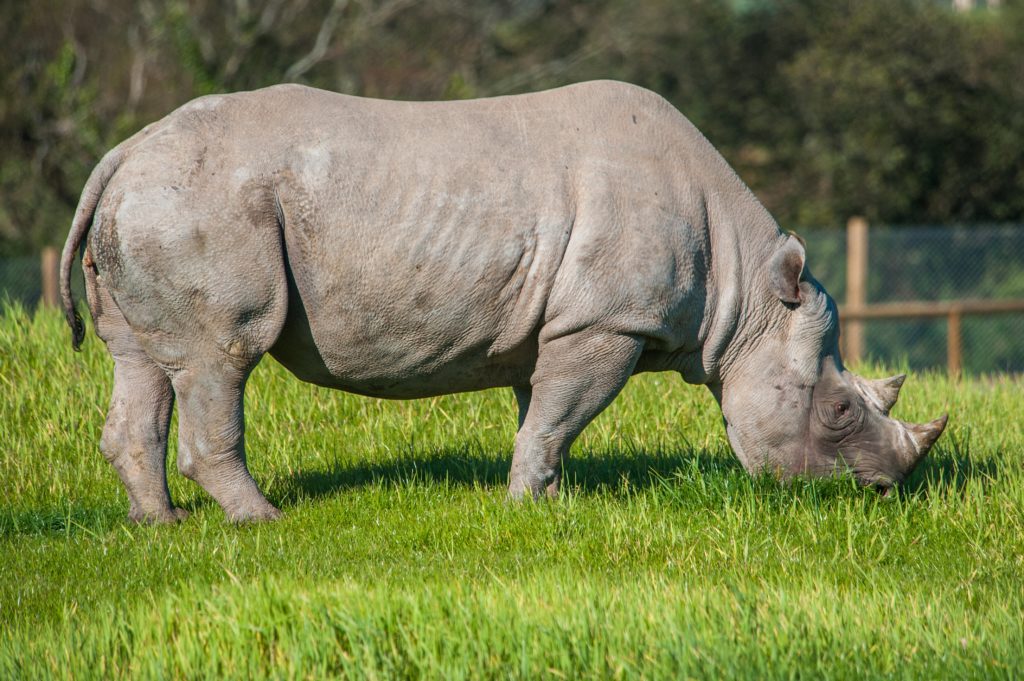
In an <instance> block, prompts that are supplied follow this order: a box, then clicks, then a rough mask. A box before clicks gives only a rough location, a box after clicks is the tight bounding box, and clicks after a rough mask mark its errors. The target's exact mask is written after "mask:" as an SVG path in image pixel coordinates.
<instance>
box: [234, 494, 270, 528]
mask: <svg viewBox="0 0 1024 681" xmlns="http://www.w3.org/2000/svg"><path fill="white" fill-rule="evenodd" d="M260 501H261V502H262V503H257V504H253V505H252V506H248V507H244V508H233V509H231V510H230V511H227V516H228V520H230V521H231V522H233V523H236V524H244V523H257V522H264V521H267V520H277V519H278V518H280V517H281V515H282V514H281V511H280V510H279V509H278V508H276V507H275V506H274V505H273V504H271V503H270V502H268V501H266V500H265V499H261V500H260Z"/></svg>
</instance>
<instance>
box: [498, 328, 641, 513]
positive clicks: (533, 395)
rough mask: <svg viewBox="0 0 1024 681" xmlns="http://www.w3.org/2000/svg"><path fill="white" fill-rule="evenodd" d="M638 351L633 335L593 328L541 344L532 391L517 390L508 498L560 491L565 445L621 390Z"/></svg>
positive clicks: (566, 451) (638, 342) (634, 363)
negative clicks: (516, 425)
mask: <svg viewBox="0 0 1024 681" xmlns="http://www.w3.org/2000/svg"><path fill="white" fill-rule="evenodd" d="M642 349H643V343H642V341H641V340H640V339H638V338H635V337H633V336H628V335H617V334H608V333H604V332H593V331H582V332H579V333H576V334H572V335H569V336H562V337H559V338H556V339H555V340H552V341H549V342H547V343H544V344H542V346H541V349H540V352H539V354H538V356H537V367H536V369H535V370H534V373H533V376H532V378H531V384H532V385H531V389H530V390H525V389H521V388H517V389H516V399H517V400H518V401H519V407H520V421H521V424H520V427H519V432H518V433H517V434H516V447H515V454H514V455H513V457H512V471H511V474H510V476H509V488H508V492H509V495H510V496H511V497H513V498H521V497H523V496H525V495H526V494H530V495H532V496H533V497H535V498H536V497H539V496H541V495H542V494H544V493H547V495H548V496H552V497H553V496H556V495H557V494H558V488H559V483H560V481H561V477H562V466H563V463H564V461H565V458H566V456H567V455H568V453H569V447H570V446H571V445H572V443H573V441H574V440H575V439H576V437H577V436H578V435H579V434H580V433H581V432H582V431H583V429H584V428H585V427H586V425H587V424H588V423H590V421H591V420H593V418H594V417H595V416H597V415H598V414H599V413H601V411H602V410H603V409H604V408H605V407H607V406H608V405H609V404H611V402H612V400H613V399H615V396H616V395H618V394H619V391H620V390H622V387H623V386H624V385H625V384H626V381H627V380H628V379H629V377H630V376H631V375H632V373H633V368H634V367H635V366H636V362H637V359H638V358H639V357H640V352H641V350H642ZM524 405H525V418H523V412H524Z"/></svg>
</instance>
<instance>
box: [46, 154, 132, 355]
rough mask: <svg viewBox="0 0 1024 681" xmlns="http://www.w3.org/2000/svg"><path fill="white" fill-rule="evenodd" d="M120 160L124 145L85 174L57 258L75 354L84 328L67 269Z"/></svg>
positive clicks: (62, 299) (82, 337)
mask: <svg viewBox="0 0 1024 681" xmlns="http://www.w3.org/2000/svg"><path fill="white" fill-rule="evenodd" d="M123 159H124V145H123V144H122V145H119V146H117V147H114V148H113V149H111V150H110V151H108V152H107V154H106V155H105V156H104V157H103V158H102V160H100V162H99V163H98V164H97V165H96V167H95V168H93V171H92V174H90V175H89V179H88V181H86V183H85V188H84V189H83V190H82V197H81V198H80V199H79V200H78V208H77V209H76V210H75V218H74V220H72V222H71V231H70V232H69V233H68V239H67V241H66V242H64V251H63V252H62V253H61V256H60V298H61V303H62V305H63V307H64V318H65V319H66V320H67V323H68V326H70V327H71V347H73V348H74V349H75V351H78V350H79V349H80V348H81V346H82V340H83V339H84V338H85V325H84V324H83V323H82V317H81V315H79V314H78V310H76V309H75V301H74V299H73V298H72V297H71V266H72V265H73V264H74V261H75V253H76V251H78V249H79V246H81V243H82V240H83V239H85V235H86V234H87V233H88V232H89V228H90V227H91V226H92V218H93V215H94V214H95V212H96V206H97V205H99V202H100V198H101V197H102V196H103V190H104V189H106V186H107V183H108V182H110V178H111V177H113V176H114V173H115V172H117V169H118V167H120V165H121V161H122V160H123Z"/></svg>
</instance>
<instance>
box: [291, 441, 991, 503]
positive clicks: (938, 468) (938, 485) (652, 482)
mask: <svg viewBox="0 0 1024 681" xmlns="http://www.w3.org/2000/svg"><path fill="white" fill-rule="evenodd" d="M510 465H511V457H509V458H504V457H498V456H489V455H487V454H485V453H482V452H479V451H478V450H476V449H475V448H474V447H473V446H471V445H464V446H455V447H451V448H447V449H442V450H440V451H438V450H433V451H431V452H423V451H415V450H414V451H412V452H410V453H409V454H408V455H407V456H403V457H397V458H395V459H392V460H390V461H386V462H362V463H357V464H353V465H348V466H346V465H343V464H339V465H337V466H334V467H331V468H328V469H324V470H306V471H299V472H296V473H295V474H293V475H291V476H290V477H288V478H286V479H285V480H284V481H281V483H283V484H281V483H279V486H278V488H277V490H275V491H276V494H274V495H273V496H274V497H275V498H274V499H273V501H274V502H275V503H281V504H283V505H284V506H290V505H293V504H294V503H296V502H297V501H298V500H301V499H315V498H320V497H325V496H331V495H334V494H338V493H341V492H343V491H344V490H346V489H351V488H356V487H362V486H367V485H396V484H403V483H409V482H426V483H443V484H447V485H453V486H464V487H492V488H504V486H505V485H506V484H507V483H508V472H509V467H510ZM999 473H1000V470H999V466H998V464H997V463H996V462H995V461H993V460H991V459H986V460H982V461H975V460H972V459H970V458H968V457H966V456H962V455H952V456H950V455H947V456H939V457H927V458H926V459H925V460H924V461H923V462H922V463H921V464H920V465H919V466H918V468H917V469H916V470H915V471H914V473H913V474H912V475H911V477H910V479H909V480H907V481H906V482H905V483H904V484H903V485H902V486H901V488H900V492H899V493H900V496H902V497H904V498H907V497H928V496H932V495H939V496H948V495H962V494H963V493H964V490H965V488H966V487H967V485H968V484H969V483H972V482H973V483H976V484H980V485H981V487H982V488H983V489H988V487H990V486H991V485H992V484H993V483H994V482H995V481H996V480H997V479H998V477H999ZM730 481H732V482H737V481H749V482H750V483H751V489H754V490H760V491H761V492H770V493H773V492H772V490H774V491H775V492H778V493H780V494H782V495H783V496H786V495H789V494H796V495H800V494H804V493H806V492H807V490H808V489H810V493H811V494H820V493H827V494H830V495H831V494H840V495H842V494H846V493H848V492H849V491H850V490H851V489H853V490H855V489H857V488H858V485H856V484H855V483H853V482H852V481H849V482H848V483H847V482H844V481H842V480H802V481H801V482H799V483H797V484H788V485H785V484H780V483H779V482H778V481H777V480H775V479H774V478H772V477H771V476H770V475H761V476H755V477H752V478H751V477H749V476H747V474H746V472H745V471H744V470H743V467H742V466H741V464H740V463H739V461H738V460H737V459H736V458H735V457H732V456H731V455H730V456H722V455H715V454H711V453H709V452H706V451H703V450H695V449H679V450H667V451H666V450H653V451H636V450H625V451H600V452H593V451H591V452H584V453H583V454H582V455H579V456H574V457H572V458H570V459H569V461H568V463H567V465H566V469H565V473H564V478H563V485H568V487H569V488H571V489H572V490H573V491H574V492H575V493H579V494H584V495H587V494H594V493H599V492H606V491H609V490H619V489H631V490H637V489H642V488H647V487H661V486H664V485H665V484H667V483H668V484H672V485H679V486H687V485H690V484H701V485H705V484H706V485H708V486H711V487H717V488H723V487H724V486H730ZM733 486H734V485H733ZM811 488H816V489H811ZM826 490H828V491H827V492H826ZM844 490H845V491H844Z"/></svg>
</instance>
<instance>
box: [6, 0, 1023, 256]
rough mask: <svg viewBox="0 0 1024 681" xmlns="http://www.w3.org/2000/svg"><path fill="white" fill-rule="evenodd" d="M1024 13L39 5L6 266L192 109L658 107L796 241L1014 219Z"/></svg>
mask: <svg viewBox="0 0 1024 681" xmlns="http://www.w3.org/2000/svg"><path fill="white" fill-rule="evenodd" d="M1022 5H1024V3H1022V2H1021V0H1017V2H1011V1H1010V0H1006V1H1005V2H1003V3H1002V5H1001V7H999V8H998V9H995V10H978V11H974V12H966V13H963V12H954V11H953V10H952V9H951V8H950V7H949V6H948V3H943V2H937V1H935V0H861V1H860V2H855V3H854V2H850V3H848V2H839V3H837V2H832V1H831V0H746V1H744V2H740V1H739V0H734V1H733V2H727V1H725V0H646V1H645V2H641V3H637V2H632V1H631V0H589V1H587V2H582V1H581V0H521V1H518V2H516V1H513V0H489V1H487V2H480V1H471V0H420V1H418V2H417V1H414V0H290V1H289V0H167V1H166V2H158V1H157V0H138V1H137V0H34V1H33V2H31V3H29V2H11V3H3V4H2V5H0V37H2V39H3V40H4V41H5V49H4V51H3V52H2V53H0V87H2V89H3V92H4V96H3V99H2V100H0V148H2V149H3V150H4V153H3V154H2V155H0V253H8V254H9V253H14V252H25V251H31V250H34V249H36V248H38V247H40V246H41V245H44V244H47V243H59V242H60V241H61V239H62V237H63V235H64V233H65V232H66V229H67V225H68V224H69V221H70V217H71V214H72V213H73V211H74V206H75V204H76V201H77V196H78V192H79V191H80V190H81V187H82V185H83V184H84V181H85V179H86V177H87V176H88V173H89V171H90V170H91V167H92V165H93V164H94V163H95V162H96V161H97V160H98V159H99V157H100V156H101V155H102V153H103V152H104V151H105V150H106V149H107V148H109V147H111V146H113V145H114V144H116V143H117V142H118V141H120V140H121V139H124V138H125V137H127V136H128V135H130V134H132V133H133V132H134V131H135V130H137V129H138V128H140V127H141V126H142V125H144V124H145V123H147V122H150V121H152V120H155V119H157V118H159V117H161V116H163V115H165V114H166V113H168V112H169V111H171V110H173V109H174V108H175V107H177V106H179V105H181V104H182V103H184V102H186V101H188V100H189V99H191V98H192V97H195V96H198V95H201V94H208V93H213V92H227V91H233V90H243V89H252V88H257V87H262V86H265V85H270V84H273V83H278V82H283V81H297V82H304V83H308V84H310V85H315V86H318V87H323V88H327V89H331V90H337V91H341V92H347V93H351V94H360V95H366V96H373V97H389V98H401V99H441V98H463V97H475V96H486V95H497V94H507V93H514V92H523V91H527V90H534V89H539V88H545V87H553V86H558V85H562V84H565V83H569V82H574V81H578V80H584V79H589V78H618V79H622V80H628V81H631V82H635V83H638V84H640V85H644V86H647V87H650V88H652V89H654V90H656V91H658V92H660V93H661V94H663V95H664V96H666V97H667V98H668V99H669V100H670V101H672V102H673V103H674V104H675V105H676V106H678V107H679V108H680V110H682V111H683V112H684V113H685V114H686V115H687V116H689V117H690V119H691V120H692V121H693V122H694V123H695V124H696V125H697V126H698V127H699V128H700V129H701V130H703V131H704V132H705V134H706V135H707V136H708V137H709V139H710V140H711V141H712V143H714V144H715V145H716V146H717V147H718V148H719V149H720V150H721V151H722V153H723V154H724V155H725V156H726V158H727V159H728V160H729V161H730V162H731V163H732V164H733V165H734V166H735V167H736V168H737V170H738V171H739V173H740V175H741V176H742V177H743V178H744V179H745V180H746V181H747V182H748V184H750V185H751V187H752V188H753V189H754V191H755V192H756V193H757V194H758V195H759V196H760V197H761V199H762V200H763V201H764V202H765V203H766V204H767V205H768V207H769V208H770V209H771V210H772V211H773V212H774V213H775V214H776V216H777V217H778V218H779V219H780V221H782V222H783V223H784V224H786V226H801V225H826V224H838V223H840V222H842V221H843V220H844V219H845V218H846V216H848V215H850V214H853V213H861V214H866V215H867V216H868V217H869V218H870V219H872V220H874V221H876V222H922V221H932V222H954V221H1013V220H1018V221H1019V220H1021V217H1022V216H1024V163H1022V162H1021V150H1022V149H1024V49H1022V48H1024V6H1022Z"/></svg>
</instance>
